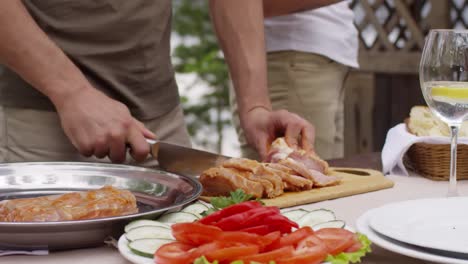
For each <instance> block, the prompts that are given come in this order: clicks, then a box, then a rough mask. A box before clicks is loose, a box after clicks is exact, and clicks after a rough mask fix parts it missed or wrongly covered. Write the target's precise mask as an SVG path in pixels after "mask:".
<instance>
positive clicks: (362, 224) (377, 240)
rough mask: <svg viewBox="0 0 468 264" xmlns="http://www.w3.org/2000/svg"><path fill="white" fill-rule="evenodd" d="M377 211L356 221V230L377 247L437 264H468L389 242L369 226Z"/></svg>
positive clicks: (366, 214) (363, 215) (467, 262)
mask: <svg viewBox="0 0 468 264" xmlns="http://www.w3.org/2000/svg"><path fill="white" fill-rule="evenodd" d="M377 209H379V208H377ZM377 209H371V210H369V211H367V212H365V213H364V214H362V215H361V216H360V217H359V218H358V219H357V221H356V228H357V230H358V232H360V233H362V234H364V235H366V236H367V237H368V238H369V240H370V241H372V243H374V244H375V245H377V246H379V247H381V248H384V249H387V250H389V251H392V252H394V253H398V254H401V255H405V256H408V257H412V258H416V259H421V260H426V261H432V262H437V263H453V264H468V260H462V259H456V258H450V257H445V256H440V255H436V254H433V253H431V252H427V251H422V250H419V249H415V248H413V247H410V246H406V245H404V244H403V243H398V242H397V243H395V242H393V241H389V240H387V239H386V238H384V237H383V236H382V235H380V234H378V233H377V232H375V231H374V230H372V228H371V227H370V226H369V220H370V218H371V217H372V214H373V213H374V212H375V211H376V210H377ZM371 254H372V253H371Z"/></svg>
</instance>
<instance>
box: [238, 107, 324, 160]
mask: <svg viewBox="0 0 468 264" xmlns="http://www.w3.org/2000/svg"><path fill="white" fill-rule="evenodd" d="M241 124H242V126H243V129H244V131H245V137H246V139H247V143H248V144H249V145H251V146H252V147H254V148H255V149H256V150H257V152H258V154H259V155H260V158H261V159H262V160H264V159H265V158H266V156H267V154H268V150H269V146H270V144H271V143H272V142H273V141H274V140H275V139H276V138H277V137H281V136H284V137H285V139H286V142H287V143H288V145H290V146H292V147H300V148H303V149H304V150H306V151H311V150H313V146H314V139H315V129H314V127H313V126H312V125H311V124H310V123H309V122H307V121H306V120H304V119H303V118H301V117H299V116H298V115H296V114H294V113H290V112H288V111H286V110H279V111H270V110H268V109H266V108H262V107H257V108H253V109H252V110H250V111H249V112H248V113H246V114H245V115H243V118H242V120H241Z"/></svg>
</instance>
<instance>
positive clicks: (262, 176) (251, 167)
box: [221, 158, 284, 198]
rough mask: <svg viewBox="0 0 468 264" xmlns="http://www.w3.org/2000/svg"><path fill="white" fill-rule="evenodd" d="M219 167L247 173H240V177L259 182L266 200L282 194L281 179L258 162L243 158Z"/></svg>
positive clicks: (226, 162)
mask: <svg viewBox="0 0 468 264" xmlns="http://www.w3.org/2000/svg"><path fill="white" fill-rule="evenodd" d="M221 166H223V167H225V168H232V169H236V170H239V171H244V172H248V173H242V175H243V176H244V177H246V178H248V179H249V180H252V181H256V182H260V183H261V184H262V185H263V187H264V195H265V196H266V197H268V198H273V197H276V196H279V195H281V194H283V192H284V191H283V190H284V184H283V181H282V179H281V177H279V176H278V175H276V174H274V173H271V172H269V171H267V170H266V169H265V166H264V164H262V163H260V162H257V161H255V160H250V159H244V158H234V159H229V160H227V161H225V162H224V163H223V164H222V165H221Z"/></svg>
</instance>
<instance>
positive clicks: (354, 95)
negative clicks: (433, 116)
mask: <svg viewBox="0 0 468 264" xmlns="http://www.w3.org/2000/svg"><path fill="white" fill-rule="evenodd" d="M467 6H468V3H467V0H354V1H352V3H351V7H352V8H353V10H354V12H355V14H356V20H355V24H356V27H357V28H358V30H359V38H360V49H359V63H360V69H359V70H356V71H352V72H351V74H350V75H349V78H348V80H347V82H346V86H347V96H346V100H345V155H346V156H350V155H354V154H358V153H366V152H372V151H380V150H381V149H382V146H383V144H384V141H385V136H386V133H387V131H388V129H389V128H391V127H392V126H394V125H396V124H398V123H401V122H403V120H404V118H405V117H407V116H408V114H409V111H410V109H411V107H412V106H413V105H417V104H425V103H424V100H423V98H422V94H421V90H420V86H419V78H418V65H419V60H420V57H421V51H422V48H423V46H424V38H425V36H426V34H427V33H428V32H429V30H430V29H433V28H466V27H467V24H468V23H467V22H468V10H466V9H467Z"/></svg>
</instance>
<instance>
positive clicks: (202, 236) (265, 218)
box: [119, 191, 370, 264]
mask: <svg viewBox="0 0 468 264" xmlns="http://www.w3.org/2000/svg"><path fill="white" fill-rule="evenodd" d="M249 199H250V197H249V196H248V195H245V194H244V193H243V192H242V191H235V192H232V193H231V197H222V198H217V199H215V200H212V201H211V205H210V204H206V203H203V202H196V203H193V204H191V205H189V206H187V207H185V208H183V209H182V210H181V211H179V212H172V213H167V214H164V215H162V216H161V217H159V218H158V219H157V220H145V219H142V220H136V221H133V222H131V223H129V224H128V225H127V226H126V227H125V234H124V235H122V237H120V239H119V251H120V253H121V254H122V255H123V256H124V257H125V258H126V259H128V260H129V261H131V262H133V263H135V264H154V263H155V264H179V263H180V264H189V263H194V264H263V263H265V264H286V263H287V264H295V263H309V264H314V263H317V264H318V263H331V264H345V263H356V262H358V261H360V259H361V257H363V256H365V255H366V254H367V253H368V252H370V241H369V240H368V239H367V238H366V237H365V236H364V235H361V234H358V233H354V232H352V231H350V230H349V229H348V228H346V223H345V222H344V221H342V220H339V219H336V216H335V214H334V213H333V212H332V211H330V210H326V209H317V210H313V211H307V210H304V209H296V210H289V211H284V212H281V211H280V210H279V209H278V208H277V207H272V206H264V205H263V204H262V203H261V202H259V201H255V200H254V201H252V200H250V201H249Z"/></svg>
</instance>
